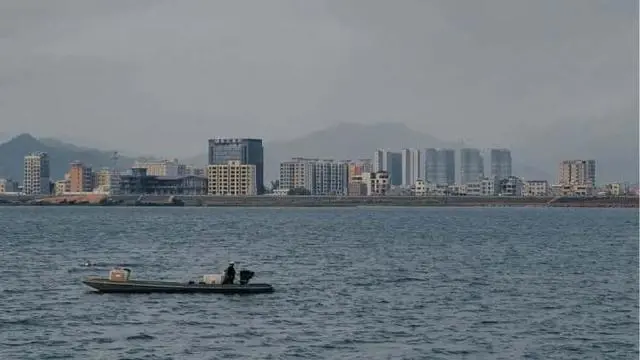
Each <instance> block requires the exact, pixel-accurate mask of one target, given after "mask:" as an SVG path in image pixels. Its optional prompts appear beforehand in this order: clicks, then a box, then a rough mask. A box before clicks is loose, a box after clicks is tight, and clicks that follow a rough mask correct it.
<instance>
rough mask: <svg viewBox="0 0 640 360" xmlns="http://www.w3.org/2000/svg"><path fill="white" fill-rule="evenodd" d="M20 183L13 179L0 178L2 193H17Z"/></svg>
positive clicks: (0, 192)
mask: <svg viewBox="0 0 640 360" xmlns="http://www.w3.org/2000/svg"><path fill="white" fill-rule="evenodd" d="M18 188H19V184H18V182H17V181H14V180H11V179H0V194H7V193H17V192H18Z"/></svg>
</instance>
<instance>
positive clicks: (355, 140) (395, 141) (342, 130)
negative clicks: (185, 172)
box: [189, 123, 551, 181]
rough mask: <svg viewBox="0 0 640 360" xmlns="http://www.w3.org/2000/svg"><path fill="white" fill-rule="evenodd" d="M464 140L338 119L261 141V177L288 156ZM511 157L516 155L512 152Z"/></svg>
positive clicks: (348, 154) (523, 169) (201, 158)
mask: <svg viewBox="0 0 640 360" xmlns="http://www.w3.org/2000/svg"><path fill="white" fill-rule="evenodd" d="M464 145H465V144H463V143H460V142H458V143H455V142H447V141H443V140H440V139H438V138H435V137H433V136H431V135H429V134H424V133H420V132H418V131H415V130H413V129H411V128H409V127H407V126H406V125H404V124H401V123H380V124H374V125H361V124H351V123H342V124H339V125H336V126H332V127H329V128H327V129H324V130H320V131H315V132H312V133H310V134H308V135H306V136H304V137H301V138H298V139H294V140H290V141H280V142H265V144H264V161H265V165H266V166H265V180H267V181H269V180H274V179H277V178H278V176H279V174H278V173H279V164H280V162H281V161H286V160H289V159H291V158H292V157H298V156H300V157H314V158H333V159H336V160H341V159H342V160H345V159H352V160H355V159H361V158H371V157H372V156H373V152H374V151H375V150H376V149H378V148H387V149H390V150H394V151H400V149H402V148H410V147H414V148H419V149H423V148H427V147H436V148H437V147H447V148H453V149H459V148H461V147H462V146H464ZM467 145H468V146H472V145H469V144H467ZM514 157H516V158H517V157H518V156H517V154H514ZM206 161H207V156H206V154H202V155H198V156H196V157H193V158H190V159H189V162H190V163H193V164H198V165H204V164H206ZM513 167H514V173H516V174H519V175H522V176H525V177H527V178H537V179H549V180H551V176H550V175H549V174H547V173H545V172H544V171H541V170H539V169H537V168H536V167H534V166H527V165H523V164H521V163H519V162H518V161H517V159H516V161H514V164H513Z"/></svg>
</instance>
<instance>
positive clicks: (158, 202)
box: [0, 194, 639, 208]
mask: <svg viewBox="0 0 640 360" xmlns="http://www.w3.org/2000/svg"><path fill="white" fill-rule="evenodd" d="M638 205H639V198H638V196H616V197H501V196H494V197H476V196H420V197H414V196H378V197H374V196H265V195H263V196H207V195H204V196H181V195H176V196H169V195H149V196H143V197H141V196H139V195H114V196H106V195H98V194H91V195H67V196H49V197H44V196H40V197H37V196H15V195H1V194H0V206H142V207H157V206H183V207H359V206H402V207H582V208H587V207H588V208H638V207H639V206H638Z"/></svg>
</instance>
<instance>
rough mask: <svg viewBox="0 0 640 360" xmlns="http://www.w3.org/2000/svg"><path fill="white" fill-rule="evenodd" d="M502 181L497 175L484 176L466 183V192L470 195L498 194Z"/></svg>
mask: <svg viewBox="0 0 640 360" xmlns="http://www.w3.org/2000/svg"><path fill="white" fill-rule="evenodd" d="M499 187H500V182H499V181H498V178H497V177H484V178H481V179H479V180H478V181H473V182H470V183H467V184H465V185H464V192H465V194H466V195H468V196H496V195H498V192H499Z"/></svg>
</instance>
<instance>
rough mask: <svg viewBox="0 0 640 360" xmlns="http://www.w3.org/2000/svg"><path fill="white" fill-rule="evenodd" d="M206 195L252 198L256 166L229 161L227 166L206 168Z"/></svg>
mask: <svg viewBox="0 0 640 360" xmlns="http://www.w3.org/2000/svg"><path fill="white" fill-rule="evenodd" d="M207 180H208V183H207V187H208V188H207V194H208V195H233V196H254V195H257V194H258V189H257V186H256V166H255V165H250V164H242V163H241V162H240V161H235V160H234V161H229V162H227V164H218V165H209V166H207Z"/></svg>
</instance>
